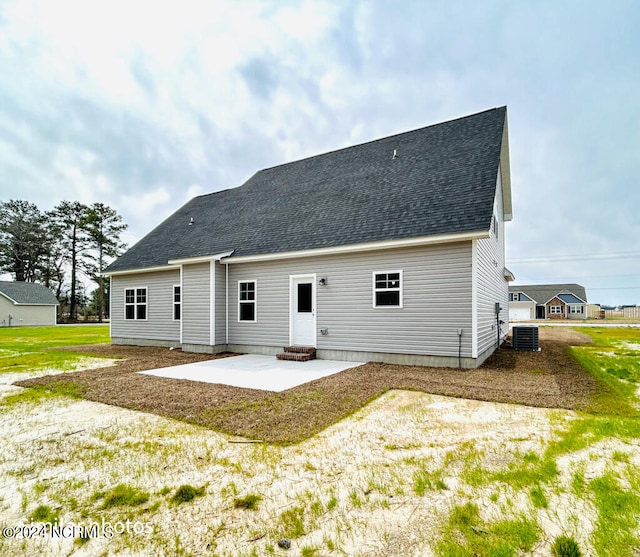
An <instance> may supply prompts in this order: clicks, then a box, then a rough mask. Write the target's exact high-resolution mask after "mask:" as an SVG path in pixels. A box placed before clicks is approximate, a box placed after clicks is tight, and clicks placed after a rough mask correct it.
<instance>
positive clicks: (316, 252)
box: [220, 230, 490, 264]
mask: <svg viewBox="0 0 640 557" xmlns="http://www.w3.org/2000/svg"><path fill="white" fill-rule="evenodd" d="M489 236H490V234H489V231H488V230H481V231H478V232H465V233H462V234H441V235H438V236H423V237H420V238H407V239H403V240H387V241H383V242H367V243H364V244H351V245H348V246H336V247H331V248H317V249H307V250H299V251H287V252H282V253H267V254H263V255H245V256H241V257H231V258H229V259H224V260H222V261H220V262H221V263H225V264H227V263H253V262H257V261H274V260H278V259H294V258H298V257H317V256H321V255H337V254H341V253H360V252H363V251H376V250H384V249H394V248H409V247H415V246H426V245H432V244H448V243H451V242H464V241H471V240H479V239H482V238H489Z"/></svg>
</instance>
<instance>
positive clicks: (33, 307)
mask: <svg viewBox="0 0 640 557" xmlns="http://www.w3.org/2000/svg"><path fill="white" fill-rule="evenodd" d="M57 306H58V300H57V299H56V296H55V294H54V293H53V291H52V290H50V289H49V288H46V287H44V286H42V285H41V284H35V283H33V282H6V281H0V326H2V327H16V326H19V325H55V324H56V310H57Z"/></svg>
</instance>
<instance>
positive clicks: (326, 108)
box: [0, 0, 640, 296]
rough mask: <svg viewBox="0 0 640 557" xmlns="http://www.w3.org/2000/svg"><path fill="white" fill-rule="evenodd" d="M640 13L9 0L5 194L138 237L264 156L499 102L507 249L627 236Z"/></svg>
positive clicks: (301, 152)
mask: <svg viewBox="0 0 640 557" xmlns="http://www.w3.org/2000/svg"><path fill="white" fill-rule="evenodd" d="M639 12H640V7H639V6H637V5H636V4H633V3H622V4H620V5H617V6H616V8H615V9H612V8H611V7H609V6H606V5H604V4H603V5H602V6H596V5H594V6H590V9H589V10H586V9H585V10H579V11H576V10H575V7H574V6H572V5H558V4H557V3H554V2H550V1H549V2H538V3H535V4H521V3H520V4H504V2H501V1H498V0H496V1H489V2H484V3H482V4H481V5H480V4H474V3H468V2H452V3H448V4H440V5H438V4H426V3H424V2H418V1H409V2H405V3H404V4H403V5H402V8H398V7H397V6H395V5H391V4H389V3H388V2H379V1H375V0H371V1H369V0H368V1H353V2H337V1H326V2H325V1H299V2H298V1H291V2H277V3H268V2H263V1H257V0H256V1H253V2H251V1H247V2H237V1H235V0H224V1H223V0H215V1H210V0H209V1H205V0H201V1H197V0H183V1H182V2H180V3H174V2H151V1H146V0H145V1H143V0H137V1H134V2H131V1H130V0H128V1H124V0H113V1H112V2H108V3H105V2H97V1H88V0H57V1H55V2H49V1H46V0H15V1H11V0H9V1H5V2H3V3H2V4H1V5H0V75H2V76H3V85H2V88H0V187H1V188H2V192H1V195H2V198H3V199H4V198H27V199H29V200H30V201H33V202H36V203H38V204H39V205H41V206H43V208H50V207H51V206H53V205H54V204H55V203H57V202H59V201H60V200H62V199H72V198H78V199H79V200H86V201H85V202H93V201H96V200H100V201H103V202H105V203H108V204H111V205H112V206H114V207H115V208H116V209H117V210H118V211H119V212H121V213H122V214H123V216H124V217H125V220H126V221H127V222H128V223H129V224H130V227H131V230H130V235H131V237H132V238H133V237H136V239H137V238H139V237H140V236H141V235H142V234H144V233H146V232H148V231H149V230H150V229H151V228H152V227H153V226H155V225H156V224H158V222H159V221H160V220H161V218H164V217H165V216H167V215H168V214H169V213H171V212H172V211H173V210H175V209H177V208H178V206H180V205H181V204H182V203H183V202H184V201H186V200H187V198H190V197H192V196H193V195H198V194H201V193H206V192H209V191H215V190H218V189H224V188H229V187H234V186H237V185H239V184H241V183H242V182H243V181H244V180H245V179H247V178H248V177H249V176H250V175H252V174H253V173H254V172H255V171H257V170H259V169H261V168H264V167H265V166H271V165H274V164H280V163H283V162H287V161H289V160H293V159H297V158H301V157H303V156H308V155H314V154H317V153H320V152H324V151H327V150H331V149H336V148H339V147H343V146H346V145H350V144H354V143H357V142H362V141H368V140H371V139H375V138H378V137H381V136H384V135H389V134H392V133H396V132H402V131H405V130H408V129H414V128H417V127H421V126H424V125H427V124H430V123H435V122H438V121H442V120H445V119H450V118H455V117H458V116H462V115H465V114H469V113H472V112H475V111H479V110H484V109H486V108H490V107H492V106H499V105H502V104H507V105H508V106H509V123H510V140H511V152H512V175H513V190H514V204H515V218H514V222H513V223H512V224H511V225H510V227H509V229H508V233H510V235H509V240H508V242H509V243H508V246H509V255H510V256H511V257H514V256H516V255H518V256H522V254H528V253H534V255H538V254H542V255H544V254H553V253H564V252H567V251H579V250H584V249H589V250H593V251H600V250H602V251H606V250H614V249H616V250H624V249H631V248H630V246H631V247H633V245H634V242H636V240H635V238H637V237H638V234H639V233H640V229H639V228H638V227H639V224H638V219H637V217H636V214H637V213H636V212H635V210H634V209H633V207H637V205H638V202H640V193H639V191H640V190H639V189H638V188H637V184H638V181H639V180H640V171H639V170H638V166H637V164H636V163H637V153H638V152H639V151H640V128H638V126H633V123H634V122H636V121H637V120H638V119H639V118H640V99H639V98H638V96H637V95H633V94H632V92H633V91H635V90H636V89H637V88H638V80H639V79H640V78H639V77H638V76H640V62H639V60H640V59H639V58H638V57H637V51H638V49H639V48H640V45H639V44H638V38H637V34H636V30H635V28H634V27H633V22H635V21H637V20H638V16H639V15H640V14H639ZM614 264H615V265H617V266H616V267H615V269H616V271H615V272H618V273H620V274H622V272H623V270H624V266H625V264H626V265H627V267H628V263H625V262H617V263H616V262H612V263H611V265H614ZM557 267H558V266H557V265H556V266H551V268H550V269H545V268H544V267H543V266H539V267H537V268H536V267H533V266H529V267H527V269H526V270H525V271H526V273H527V274H528V275H530V276H533V277H534V278H536V277H540V278H544V277H545V276H548V274H549V273H550V272H555V271H557V270H558V269H557ZM575 269H576V266H575V265H569V266H566V267H564V268H563V270H562V274H563V275H566V274H568V273H569V274H570V272H572V271H573V272H574V273H575V272H576V270H575ZM514 271H515V272H516V274H518V272H517V271H518V270H517V269H514ZM636 283H637V280H636ZM623 294H624V293H621V294H620V295H621V296H622V295H623ZM638 294H640V293H638Z"/></svg>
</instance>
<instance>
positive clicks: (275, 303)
mask: <svg viewBox="0 0 640 557" xmlns="http://www.w3.org/2000/svg"><path fill="white" fill-rule="evenodd" d="M471 246H472V244H471V242H459V243H454V244H446V245H445V244H442V245H434V246H424V247H416V248H405V249H397V250H385V251H378V252H364V253H361V254H344V255H333V256H323V257H307V258H299V259H295V260H281V261H270V262H260V263H239V264H230V265H229V335H230V336H229V343H230V344H238V345H262V346H285V345H287V344H288V343H289V277H290V275H303V274H315V275H316V277H317V279H319V278H321V277H325V278H326V279H327V285H326V286H319V285H318V284H317V280H316V293H317V298H316V299H317V305H316V314H317V329H318V331H317V347H318V348H319V349H325V350H349V351H362V352H388V353H397V354H425V355H437V356H454V357H457V356H458V334H457V330H458V328H461V329H463V336H462V356H463V357H464V356H467V357H470V356H471V348H472V342H471V341H472V334H471V325H472V319H471V253H472V251H471ZM400 270H401V271H402V272H403V307H402V308H374V307H373V284H372V276H373V275H372V273H373V272H386V271H400ZM245 280H256V282H257V322H256V323H246V322H238V294H237V292H238V281H245ZM323 328H327V329H328V335H326V336H323V335H321V334H320V329H323Z"/></svg>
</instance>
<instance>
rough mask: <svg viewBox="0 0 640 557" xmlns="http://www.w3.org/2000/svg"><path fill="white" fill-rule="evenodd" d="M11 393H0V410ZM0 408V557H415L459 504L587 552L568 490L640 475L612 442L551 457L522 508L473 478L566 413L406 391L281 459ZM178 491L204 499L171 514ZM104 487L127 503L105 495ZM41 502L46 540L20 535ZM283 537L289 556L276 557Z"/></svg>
mask: <svg viewBox="0 0 640 557" xmlns="http://www.w3.org/2000/svg"><path fill="white" fill-rule="evenodd" d="M21 391H22V389H21V388H20V387H16V386H12V385H8V384H6V383H5V384H3V385H0V396H1V397H3V398H6V397H7V396H11V395H13V394H15V393H18V392H21ZM0 412H1V413H0V419H1V425H0V431H1V433H2V440H3V442H2V450H1V453H0V525H1V526H2V527H3V533H4V536H3V537H2V538H0V554H2V555H7V556H18V555H20V556H23V555H34V556H35V555H77V556H85V555H86V556H89V555H91V556H98V555H154V556H155V555H226V556H243V555H246V556H249V555H258V556H262V555H295V556H299V555H305V556H306V555H332V556H333V555H361V556H365V555H366V556H378V555H381V556H429V555H436V554H437V551H438V547H439V546H438V544H439V543H440V542H441V540H442V538H443V536H444V535H446V533H447V532H448V531H449V530H450V529H448V526H447V525H448V524H449V523H450V520H451V515H452V511H453V510H454V509H456V508H460V507H461V506H463V505H465V504H467V503H473V504H475V505H477V507H478V510H479V513H480V519H481V520H482V524H488V525H490V524H491V523H493V522H496V521H506V520H513V519H518V518H523V519H525V518H526V519H527V520H530V521H533V523H534V524H535V525H536V526H535V528H536V531H537V536H536V539H535V542H534V543H533V544H532V547H530V548H529V549H528V550H527V551H526V552H525V553H526V554H529V555H536V556H538V555H539V556H543V555H544V556H547V555H550V554H551V549H550V548H551V543H552V541H553V539H554V538H555V537H556V536H558V535H560V534H566V535H570V536H573V537H574V538H575V539H576V541H578V543H579V544H580V546H581V548H582V550H583V554H586V555H589V554H594V553H593V551H592V546H591V545H590V544H591V542H590V535H591V532H592V531H593V529H594V527H595V523H596V519H597V513H596V512H595V511H594V509H593V507H592V506H591V505H590V504H589V501H588V498H585V497H579V496H578V495H577V494H576V490H575V489H574V488H572V483H574V484H575V478H576V476H577V475H579V476H580V477H582V478H586V479H587V480H588V479H589V478H593V477H595V476H596V475H597V474H599V473H601V471H602V470H603V469H604V468H605V467H611V466H615V465H616V459H615V458H613V459H612V455H615V454H622V453H624V454H626V455H628V458H627V459H626V462H627V463H628V462H629V461H631V462H633V463H634V464H635V465H640V449H639V447H638V444H637V443H636V444H629V443H623V442H622V441H620V442H618V441H607V442H606V443H599V444H597V445H595V446H591V447H590V448H588V449H585V450H583V451H578V452H573V453H570V454H569V455H567V456H561V457H559V458H558V461H557V465H558V475H557V476H556V477H555V478H554V479H553V480H552V481H551V482H549V483H547V484H544V485H543V486H542V487H541V489H542V491H543V498H544V501H546V503H547V504H546V505H541V504H536V499H534V498H532V497H531V495H530V489H529V487H526V488H522V487H521V486H519V485H518V482H517V481H513V479H512V480H511V481H509V480H504V481H500V480H496V481H492V482H488V483H487V482H483V481H482V478H479V477H478V476H477V475H478V471H481V472H480V473H482V474H493V473H494V472H500V471H508V470H510V469H513V467H514V466H516V465H518V466H521V465H522V463H523V462H524V463H525V465H526V463H527V462H530V463H532V466H533V465H534V464H535V463H536V462H538V461H539V460H540V459H542V458H543V453H544V451H545V448H546V447H547V446H548V444H549V442H550V441H552V440H553V439H554V438H556V437H557V435H558V432H559V431H561V430H563V429H566V428H567V427H569V425H570V424H571V423H572V422H573V421H574V420H576V419H577V417H576V414H574V413H573V412H571V411H569V410H549V409H542V408H532V407H526V406H519V405H512V404H503V403H490V402H481V401H472V400H463V399H456V398H447V397H444V396H436V395H430V394H425V393H420V392H411V391H398V390H394V391H390V392H387V393H386V394H384V395H383V396H381V397H379V398H378V399H376V400H374V401H373V402H372V403H370V404H369V405H367V406H366V407H364V408H363V409H361V410H359V411H358V412H356V413H355V414H353V415H352V416H350V417H349V418H347V419H345V420H343V421H341V422H340V423H338V424H335V425H333V426H331V427H329V428H328V429H326V430H324V431H323V432H321V433H320V434H318V435H316V436H314V437H312V438H310V439H308V440H307V441H304V442H301V443H299V444H296V445H292V446H288V447H281V446H273V445H267V444H264V443H258V444H256V443H246V442H242V441H243V439H241V438H237V437H231V436H227V435H224V434H220V433H216V432H214V431H211V430H208V429H204V428H202V427H199V426H196V425H189V424H185V423H182V422H179V421H176V420H172V419H170V418H165V417H161V416H157V415H152V414H146V413H141V412H137V411H133V410H128V409H123V408H119V407H114V406H108V405H105V404H101V403H96V402H90V401H86V400H77V399H70V398H65V397H55V398H43V399H42V400H39V401H37V402H21V403H16V404H11V405H7V406H5V407H2V408H0ZM612 463H613V464H612ZM620 465H622V464H620ZM496 477H498V476H496ZM184 484H189V485H190V486H193V487H195V488H200V489H201V490H202V491H201V492H199V493H200V494H199V495H196V496H195V498H193V499H192V500H190V501H186V502H181V503H177V502H175V501H174V496H175V494H176V491H177V490H178V488H179V487H180V486H181V485H184ZM118 485H121V486H125V487H120V492H122V491H123V490H125V491H126V489H129V491H130V492H132V493H134V495H136V494H137V495H139V497H137V498H136V497H132V498H131V497H130V498H127V497H126V496H122V497H121V498H120V499H118V498H117V497H113V495H114V494H115V493H117V492H118V488H116V486H118ZM114 488H116V489H115V490H114ZM125 488H126V489H125ZM110 495H111V496H110ZM538 501H539V498H538ZM42 506H46V507H49V509H50V511H51V513H54V514H55V516H56V518H57V520H58V522H57V525H58V529H57V530H55V529H54V528H47V527H45V528H42V527H40V529H39V530H38V529H37V528H36V527H35V526H33V524H32V527H31V529H30V530H29V529H27V528H24V527H23V526H22V525H27V526H28V525H29V517H33V516H34V512H35V511H36V509H38V507H40V508H42ZM487 528H488V526H487ZM476 530H477V535H479V536H482V535H484V530H483V529H482V528H477V529H476ZM476 530H474V531H476ZM7 534H8V535H7ZM282 538H287V539H289V540H290V543H291V547H290V548H289V549H282V548H280V547H279V546H278V541H279V540H281V539H282Z"/></svg>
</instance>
